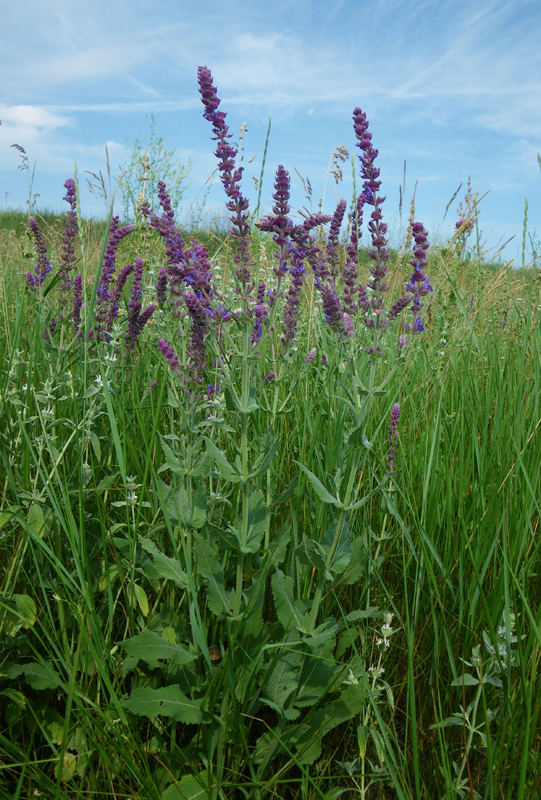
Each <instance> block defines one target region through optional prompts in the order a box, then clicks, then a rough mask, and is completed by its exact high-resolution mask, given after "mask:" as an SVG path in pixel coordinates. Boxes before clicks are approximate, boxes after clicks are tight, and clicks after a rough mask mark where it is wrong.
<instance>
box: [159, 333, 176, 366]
mask: <svg viewBox="0 0 541 800" xmlns="http://www.w3.org/2000/svg"><path fill="white" fill-rule="evenodd" d="M158 347H159V348H160V350H161V352H162V355H163V356H164V357H165V359H166V360H167V362H168V364H169V366H170V367H171V369H172V370H173V372H180V364H179V362H178V356H177V354H176V353H175V351H174V350H173V348H172V347H171V345H170V344H169V342H168V341H167V339H159V340H158Z"/></svg>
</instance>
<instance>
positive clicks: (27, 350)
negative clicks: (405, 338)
mask: <svg viewBox="0 0 541 800" xmlns="http://www.w3.org/2000/svg"><path fill="white" fill-rule="evenodd" d="M21 216H22V215H20V216H17V215H12V214H10V215H5V214H3V215H0V278H1V282H0V291H1V309H2V311H1V326H2V336H1V338H0V358H1V359H2V365H3V369H2V372H1V378H0V398H1V400H0V402H1V406H0V408H1V412H0V413H1V427H0V430H1V432H2V433H1V440H0V454H1V459H2V462H1V463H2V468H1V472H0V474H1V479H2V484H1V498H0V502H1V506H0V564H1V565H2V566H1V567H0V653H1V655H2V657H1V660H0V796H2V797H6V798H7V797H10V798H16V800H18V798H23V797H24V798H26V797H31V796H46V797H51V798H58V799H59V800H67V798H70V800H71V798H78V797H83V796H84V797H96V798H145V799H146V798H156V800H158V799H159V800H177V798H179V799H180V798H196V797H209V798H228V800H229V798H237V797H238V798H241V797H244V798H257V799H259V798H261V799H263V798H291V799H293V798H299V799H300V798H302V799H303V800H305V799H306V800H308V798H310V799H312V798H326V799H327V800H331V798H338V797H340V796H359V797H366V798H391V797H392V798H395V797H396V798H430V799H431V800H432V798H439V797H442V798H443V797H445V798H455V797H463V798H472V797H480V798H487V799H488V798H508V799H509V800H511V798H512V799H513V800H515V798H532V797H535V796H536V792H538V786H539V785H540V781H541V739H540V734H539V730H540V729H539V709H540V708H541V683H540V681H539V677H538V665H539V654H540V644H541V636H540V633H539V631H540V630H541V628H540V624H541V611H540V608H541V603H540V593H541V578H540V576H539V556H540V553H539V548H540V544H539V518H540V500H539V498H540V497H541V487H540V475H541V463H540V462H541V448H540V447H539V444H538V442H539V433H540V427H541V409H540V397H541V375H540V369H541V327H540V324H539V322H540V313H539V312H540V305H541V302H540V296H539V295H540V290H539V282H538V276H537V274H536V273H534V272H532V271H526V270H511V269H510V268H509V267H508V266H505V265H502V264H499V265H490V264H488V265H487V264H485V263H483V261H482V259H481V260H479V259H478V257H477V256H478V253H476V254H475V256H474V255H469V256H467V257H464V255H463V254H462V253H461V252H459V251H458V249H457V248H456V247H455V246H454V243H453V242H451V243H449V244H448V245H447V246H446V247H443V248H439V249H434V250H433V251H429V253H430V260H429V266H428V270H427V271H428V274H429V275H430V276H431V279H432V283H433V286H434V293H433V295H432V296H430V297H429V298H427V299H426V305H425V308H424V317H425V319H424V322H425V331H424V333H422V334H420V335H419V336H415V337H411V341H410V343H409V344H408V347H407V348H406V349H405V351H404V352H399V351H398V349H397V347H396V341H395V340H396V334H398V328H396V330H394V329H393V331H392V333H391V334H389V335H387V334H385V335H383V334H382V335H381V338H380V339H379V342H380V344H381V348H382V356H381V358H371V357H370V355H369V354H367V353H366V352H365V348H366V346H367V345H369V344H370V343H371V342H372V341H373V338H372V336H373V334H372V333H371V332H370V330H367V329H366V326H365V324H364V318H363V316H362V314H359V315H358V316H357V317H356V318H355V319H354V325H355V333H354V336H353V337H351V338H347V337H344V336H340V335H339V334H337V333H336V332H334V331H333V330H332V329H331V327H330V326H329V325H328V324H327V322H326V320H325V316H324V314H323V312H322V309H321V307H320V301H319V295H318V291H317V289H315V288H314V286H313V281H312V278H311V277H310V276H307V277H306V279H305V283H304V285H303V289H302V293H301V295H300V297H301V302H300V311H299V317H298V328H297V334H296V337H295V339H294V346H293V347H292V348H289V349H287V350H284V349H283V347H282V345H281V341H280V337H281V334H282V333H283V326H282V324H281V322H280V318H281V312H280V313H276V316H275V317H274V318H273V319H270V318H269V321H268V324H267V325H266V327H265V326H264V330H263V335H262V337H261V340H260V341H259V342H255V343H254V342H252V341H251V336H252V331H253V323H254V313H255V311H253V312H251V315H250V316H248V315H247V314H244V316H243V315H242V314H241V313H239V314H238V315H237V321H236V322H235V321H234V320H233V321H230V322H229V323H226V322H223V323H222V324H221V325H218V323H215V322H212V325H211V323H208V325H209V326H210V327H205V328H204V331H205V335H204V339H203V341H204V347H205V350H204V352H205V355H204V361H203V362H196V360H195V359H196V353H195V351H194V347H195V346H196V344H197V342H198V341H199V342H201V340H202V337H201V336H200V338H199V340H197V336H196V334H197V331H198V330H199V329H197V327H196V323H197V318H196V317H190V315H187V314H185V313H184V314H183V315H182V314H181V315H180V316H178V315H177V314H176V312H175V309H174V308H172V307H171V306H170V305H169V303H166V304H164V305H163V306H162V308H161V309H160V311H156V312H155V313H154V315H153V316H152V318H151V319H150V322H149V323H147V325H146V326H145V327H144V328H143V329H142V332H140V334H139V336H138V338H137V343H136V346H135V348H134V349H129V348H128V347H127V346H126V341H127V340H126V339H125V330H126V325H127V324H128V323H129V319H130V313H131V312H130V309H131V307H132V306H131V305H130V304H131V303H133V293H131V292H129V291H128V289H126V290H125V292H124V294H123V296H122V298H121V301H120V304H119V312H118V317H117V319H116V321H115V322H114V324H113V327H112V328H111V329H110V331H109V335H108V336H107V337H103V338H102V340H100V338H99V336H95V337H94V339H91V340H86V339H85V338H84V337H82V336H76V335H74V329H73V322H72V317H71V311H72V305H71V296H70V300H69V303H67V302H66V300H65V294H64V295H63V294H62V292H61V291H60V290H59V283H58V282H57V283H56V284H55V283H54V276H55V273H56V272H57V270H58V264H59V260H60V253H61V250H62V230H63V220H62V219H60V220H59V218H58V215H50V214H45V213H44V214H42V215H41V216H40V218H39V221H40V223H41V227H42V230H43V231H44V233H45V236H46V239H47V242H48V245H49V257H50V258H51V260H52V261H53V270H52V272H51V275H50V276H49V277H48V279H47V281H46V282H45V283H44V284H43V286H42V287H40V288H39V289H38V290H36V291H31V290H28V289H26V286H25V279H24V276H23V273H24V272H25V271H27V270H29V269H30V268H31V267H29V266H28V265H29V264H30V265H31V266H33V263H34V262H33V253H32V250H31V244H32V243H31V242H30V240H28V239H27V237H26V233H25V226H24V220H23V219H21ZM106 235H107V223H105V222H103V223H102V222H96V221H92V220H86V221H84V223H83V224H82V225H81V226H80V240H81V241H82V242H83V248H82V249H80V248H78V249H77V251H76V255H77V259H78V260H77V265H76V270H77V271H79V272H80V273H81V274H82V276H83V278H84V302H85V305H84V308H83V319H85V316H84V315H85V314H86V315H89V314H90V313H91V309H92V303H93V302H94V301H93V300H92V293H93V291H94V292H95V287H96V285H97V283H96V281H97V279H98V277H99V267H100V266H101V263H102V260H103V250H104V247H105V243H104V236H106ZM191 236H192V234H191V233H190V234H186V235H185V239H186V243H185V246H186V247H190V250H191V252H192V253H194V252H196V248H195V247H194V243H191V244H190V242H191ZM251 237H252V245H251V246H252V251H253V253H254V256H255V261H254V264H253V265H252V275H253V276H255V277H254V282H255V284H256V286H257V284H258V282H260V281H262V280H264V281H265V282H266V284H267V287H268V286H269V284H272V282H273V281H274V282H275V280H276V279H275V276H274V273H273V271H272V268H273V267H274V266H275V264H276V259H275V258H274V257H273V253H274V251H275V249H276V248H275V245H274V244H273V242H272V239H271V238H270V237H268V235H265V234H262V233H260V232H258V230H257V229H256V228H253V229H252V231H251ZM195 239H196V241H197V242H199V243H200V244H204V245H205V246H206V247H207V248H208V257H209V260H210V264H211V271H212V272H213V278H212V280H213V286H214V291H215V293H216V300H217V299H220V302H223V303H224V304H225V305H226V306H227V307H228V308H230V309H231V310H233V309H234V307H235V305H239V306H242V304H243V303H245V304H246V305H245V306H244V309H245V310H246V309H247V308H248V309H252V308H253V302H254V301H253V299H252V300H250V299H249V292H248V294H246V292H247V289H246V287H245V286H244V288H243V285H242V284H239V282H238V280H237V279H236V277H235V269H236V266H238V265H235V263H234V262H233V258H234V256H235V254H236V253H237V252H238V250H237V247H238V239H235V237H227V236H223V235H222V236H218V235H217V234H214V233H209V232H204V231H197V232H195ZM27 253H29V254H30V255H31V258H26V257H25V254H27ZM138 255H142V257H143V262H144V267H145V271H144V280H143V297H144V298H145V299H146V300H147V301H150V300H152V299H153V297H154V294H155V285H156V280H157V276H158V273H159V269H160V267H161V266H163V265H165V264H166V263H167V256H166V254H165V252H164V250H163V243H162V241H161V240H160V239H159V238H158V237H156V236H155V235H153V234H152V232H151V230H150V228H148V227H145V226H142V225H141V226H138V227H137V228H136V230H135V231H134V233H132V234H131V236H130V237H127V238H126V239H123V240H122V242H121V243H120V245H119V248H118V252H117V271H120V269H121V267H122V266H124V265H125V264H127V263H133V262H134V260H135V258H136V257H137V256H138ZM344 255H345V252H344V250H343V249H342V250H341V259H342V264H341V268H343V262H344V260H345V259H344ZM409 257H410V256H409V255H408V254H407V253H406V252H405V251H400V252H394V253H392V254H391V259H390V262H389V264H390V269H389V280H388V282H389V284H390V290H389V297H390V298H391V300H390V302H389V303H388V305H389V307H390V305H391V303H392V302H394V300H396V299H397V298H398V297H399V296H400V295H401V293H402V287H403V286H404V284H405V283H406V281H407V279H408V276H409V273H410V271H411V268H410V267H409V265H408V259H409ZM369 263H370V259H368V257H367V253H366V252H365V251H361V254H360V256H359V270H360V273H361V280H362V281H363V282H365V281H366V280H367V278H368V277H369V274H368V271H367V269H368V264H369ZM337 285H339V283H338V284H337ZM128 286H129V284H128ZM93 287H94V289H93ZM243 292H244V294H243ZM254 292H255V290H254ZM218 296H219V297H218ZM283 302H284V299H283V298H282V300H280V299H279V303H283ZM280 307H281V306H279V308H280ZM213 309H214V311H215V312H216V310H217V309H216V303H215V304H214V306H213ZM268 313H269V315H270V314H271V313H274V312H272V309H270V310H269V311H268ZM52 318H55V319H56V320H57V325H56V328H55V329H54V330H52V329H51V326H50V323H51V320H52ZM194 320H195V321H194ZM270 322H272V325H270V324H269V323H270ZM89 323H92V324H93V325H95V324H96V323H95V320H94V319H92V320H89ZM197 324H199V325H200V326H201V325H203V324H204V322H201V321H200V322H199V323H197ZM83 329H84V326H83ZM162 339H166V340H167V341H168V342H169V343H170V344H171V346H172V347H173V348H174V350H175V352H176V353H177V354H178V358H179V363H180V371H175V370H173V369H171V367H170V365H169V364H168V363H167V359H166V358H164V356H163V355H162V353H163V352H164V351H163V349H162V353H160V350H159V348H158V346H157V342H158V340H162ZM312 348H315V350H316V352H315V355H314V358H313V360H310V359H309V360H306V356H307V354H308V353H309V352H310V350H311V349H312ZM197 364H199V366H197ZM187 365H191V366H192V369H191V370H190V369H187V368H186V367H187ZM197 369H200V370H203V373H204V380H203V382H202V383H201V384H200V385H199V388H197V385H195V388H194V383H193V378H194V374H196V373H197ZM271 372H272V373H274V376H273V378H270V377H269V373H271ZM207 384H215V385H216V386H217V391H216V392H214V393H213V394H211V395H210V396H208V395H207V393H206V391H205V387H206V386H207ZM396 402H398V403H400V408H401V414H400V419H399V446H398V452H397V458H396V475H393V474H392V470H389V468H388V464H387V460H388V455H389V441H388V424H389V413H390V410H391V408H392V406H393V405H394V404H395V403H396Z"/></svg>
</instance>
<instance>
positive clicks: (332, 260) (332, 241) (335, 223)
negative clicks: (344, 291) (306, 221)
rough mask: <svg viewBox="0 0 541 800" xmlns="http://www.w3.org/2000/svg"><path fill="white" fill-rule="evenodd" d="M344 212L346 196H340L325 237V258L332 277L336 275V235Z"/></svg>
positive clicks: (338, 232) (337, 235) (338, 233)
mask: <svg viewBox="0 0 541 800" xmlns="http://www.w3.org/2000/svg"><path fill="white" fill-rule="evenodd" d="M345 213H346V198H345V197H342V199H341V200H339V201H338V205H337V206H336V210H335V212H334V214H333V215H332V219H331V224H330V226H329V236H328V238H327V259H328V261H329V264H330V274H331V275H332V276H333V277H336V275H338V237H339V235H340V228H341V226H342V221H343V219H344V214H345Z"/></svg>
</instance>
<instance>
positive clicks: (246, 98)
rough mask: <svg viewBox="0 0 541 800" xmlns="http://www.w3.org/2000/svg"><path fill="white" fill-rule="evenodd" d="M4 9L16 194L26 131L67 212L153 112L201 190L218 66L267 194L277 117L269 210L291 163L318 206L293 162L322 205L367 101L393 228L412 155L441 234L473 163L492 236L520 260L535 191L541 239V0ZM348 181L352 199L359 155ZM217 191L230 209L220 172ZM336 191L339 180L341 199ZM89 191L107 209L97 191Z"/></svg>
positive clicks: (5, 153)
mask: <svg viewBox="0 0 541 800" xmlns="http://www.w3.org/2000/svg"><path fill="white" fill-rule="evenodd" d="M2 17H3V20H2V27H1V30H0V68H1V75H2V95H1V97H2V101H1V102H0V120H1V121H2V125H1V126H0V207H1V208H5V207H24V204H25V201H26V199H27V197H28V182H27V175H26V174H25V173H23V172H21V171H17V166H18V165H19V158H18V155H17V152H16V150H15V149H14V148H11V147H10V145H12V144H13V143H17V144H19V145H21V146H23V147H24V148H25V150H26V151H27V153H28V156H29V159H30V162H31V164H33V163H34V162H36V175H35V182H34V191H36V192H39V194H40V198H39V203H40V204H42V205H43V206H44V207H49V208H53V209H60V208H61V207H62V205H63V204H62V195H63V193H64V190H63V183H64V180H65V179H66V178H67V177H69V176H71V175H73V164H74V162H77V165H78V171H79V175H80V176H81V177H82V178H83V179H84V176H85V171H86V170H89V171H92V172H98V171H99V170H102V171H104V170H105V154H104V143H107V145H108V150H109V156H110V160H111V165H112V169H113V174H114V173H115V172H116V170H117V168H118V166H119V165H120V164H122V163H126V162H127V161H128V159H129V155H130V151H131V146H130V145H131V144H132V143H133V142H134V140H135V139H137V138H143V137H144V136H145V134H146V132H147V131H148V125H147V122H146V118H147V117H148V115H150V114H154V115H157V116H158V128H159V133H160V134H161V135H162V136H163V137H164V138H165V141H166V144H167V146H168V147H169V148H170V149H172V150H175V151H176V152H177V153H178V156H179V158H180V159H181V161H187V160H188V159H190V160H191V162H192V165H193V166H192V171H191V175H190V179H189V180H190V183H191V186H190V187H189V189H188V197H189V198H192V197H196V196H199V198H200V197H201V196H202V195H201V188H202V186H203V185H204V184H205V181H206V180H207V179H208V177H209V175H210V174H211V173H212V171H213V170H214V168H215V159H214V157H213V155H212V152H213V143H212V142H211V140H210V138H209V137H210V134H211V130H210V125H209V123H207V122H206V121H205V120H204V119H203V118H202V113H201V112H202V105H201V102H200V98H199V94H198V91H197V79H196V71H197V67H198V65H201V64H204V65H207V66H208V67H209V68H210V69H211V71H212V74H213V77H214V82H215V85H216V86H217V88H218V95H219V96H220V97H221V98H222V105H221V110H223V111H227V113H228V116H227V121H228V123H229V125H230V129H231V131H232V132H233V133H234V134H235V136H237V135H238V132H239V130H240V126H241V124H242V123H243V122H245V123H247V129H248V130H247V133H246V135H245V139H244V147H245V161H246V162H247V161H248V159H249V158H251V157H252V156H254V160H253V161H252V162H251V163H246V170H245V173H244V175H245V177H244V192H245V194H246V195H247V196H248V197H249V198H250V199H251V201H252V206H254V205H255V200H256V192H255V189H254V183H253V181H252V175H256V176H258V175H259V172H260V169H261V158H262V155H263V146H264V141H265V134H266V130H267V124H268V119H269V117H271V118H272V130H271V135H270V142H269V149H268V154H267V164H266V170H265V178H264V185H263V197H262V204H263V210H265V209H268V208H269V207H270V205H271V202H272V201H271V192H272V182H273V173H274V170H275V169H276V166H277V165H278V164H280V163H281V164H283V165H284V166H285V168H286V169H288V170H289V171H290V173H291V176H292V187H293V198H292V205H293V206H294V207H298V206H302V205H304V204H305V203H306V201H305V198H304V192H303V189H302V184H301V181H300V179H299V178H298V177H297V175H296V173H295V172H294V167H296V168H297V170H299V172H300V173H301V174H302V175H303V176H305V177H306V178H308V179H309V180H310V182H311V184H312V187H313V197H314V205H317V202H318V200H319V198H320V197H321V195H322V193H323V188H324V184H325V176H326V173H327V167H328V163H329V159H330V157H331V154H332V151H333V149H334V147H335V146H337V145H344V146H345V147H347V148H348V150H349V151H350V153H352V152H358V150H357V149H356V148H354V144H355V139H354V136H353V128H352V124H351V113H352V110H353V108H355V106H360V107H361V108H362V109H363V110H364V111H366V113H367V116H368V119H369V121H370V130H371V131H372V133H373V142H374V145H375V146H376V147H377V148H378V149H379V154H380V155H379V158H378V162H377V163H378V166H379V167H380V168H381V179H382V190H383V191H384V192H385V194H386V195H387V200H386V203H385V204H384V207H383V209H384V214H385V219H386V221H387V222H388V223H389V227H390V228H391V229H392V230H393V231H394V232H395V234H396V230H397V225H398V201H399V186H400V185H401V183H402V175H403V164H404V159H405V160H406V162H407V177H406V191H405V203H404V206H405V215H406V217H407V212H408V208H409V200H410V197H411V194H412V192H413V188H414V186H415V183H416V182H417V194H416V217H417V219H419V220H421V221H422V222H424V224H425V226H426V227H427V228H428V230H429V233H430V235H431V237H432V238H435V237H438V236H439V237H442V236H445V235H447V234H448V233H449V231H450V229H451V227H452V225H453V224H454V222H455V221H456V219H457V214H456V208H457V206H458V202H459V200H460V199H461V197H463V193H464V190H465V187H466V182H467V179H468V175H471V182H472V187H473V188H474V189H475V190H477V191H478V193H479V196H481V195H483V194H485V192H489V194H488V195H487V196H486V197H485V198H484V199H483V200H482V202H481V205H480V210H481V216H480V223H481V229H482V231H483V236H484V237H486V236H488V237H489V238H488V244H487V247H490V246H492V247H495V248H496V247H497V246H498V242H499V241H500V240H501V241H502V243H503V241H505V240H506V239H507V238H509V237H510V236H512V235H515V239H514V240H513V242H511V244H510V245H508V247H507V248H506V250H505V255H506V256H507V257H508V258H513V257H518V258H519V260H520V253H521V249H522V225H523V216H524V198H525V196H527V197H528V202H529V228H530V232H531V233H532V235H533V236H534V238H535V237H538V238H541V173H540V170H539V167H538V163H537V153H538V152H541V47H540V44H539V43H540V42H541V9H540V6H539V0H514V1H512V2H503V1H502V0H454V1H453V2H448V0H416V2H412V0H372V2H365V0H326V2H322V1H321V0H295V2H292V1H291V0H266V2H260V0H219V1H218V2H217V1H216V0H210V1H209V2H205V0H199V2H194V1H193V0H190V2H187V0H154V1H153V2H141V0H129V1H127V0H108V2H105V1H104V0H21V2H19V3H10V4H8V8H7V10H4V11H3V13H2ZM461 182H462V184H463V186H462V190H461V192H460V194H459V195H458V197H457V199H456V200H455V202H454V203H453V204H452V206H451V207H450V209H449V211H448V214H447V218H446V220H445V222H444V223H443V224H442V220H443V216H444V212H445V208H446V206H447V204H448V202H449V200H450V199H451V197H452V195H453V194H454V192H455V191H456V189H457V188H458V185H459V184H460V183H461ZM82 183H83V184H84V180H82ZM336 191H337V192H338V196H342V195H343V196H345V197H346V198H347V199H348V200H349V198H350V197H351V193H352V181H351V169H350V168H349V167H348V166H347V165H345V176H344V181H343V183H342V184H341V185H340V186H338V187H336ZM6 193H7V194H6ZM208 200H209V202H210V203H211V204H212V206H211V208H212V211H213V213H216V214H219V213H220V203H221V202H222V196H221V189H220V186H219V184H216V186H215V187H214V188H213V189H212V190H211V193H210V195H209V198H208ZM334 203H335V190H334V181H333V180H332V178H331V179H330V180H329V182H328V184H327V189H326V196H325V211H328V212H330V211H332V210H333V208H334ZM64 205H65V204H64ZM82 205H83V210H84V211H87V213H96V212H97V210H98V209H97V207H96V205H95V201H94V203H92V198H90V199H87V198H86V197H84V196H83V198H82ZM364 236H365V237H366V233H365V234H364Z"/></svg>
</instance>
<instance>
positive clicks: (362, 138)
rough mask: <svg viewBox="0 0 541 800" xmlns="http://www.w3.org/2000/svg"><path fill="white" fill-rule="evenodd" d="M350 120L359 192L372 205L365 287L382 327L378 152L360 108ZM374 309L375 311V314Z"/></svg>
mask: <svg viewBox="0 0 541 800" xmlns="http://www.w3.org/2000/svg"><path fill="white" fill-rule="evenodd" d="M353 123H354V130H355V136H356V137H357V139H358V140H359V141H358V143H357V146H358V147H359V148H360V150H361V155H360V160H361V175H362V177H363V178H364V183H363V193H362V195H363V196H364V202H365V203H367V204H368V205H371V206H373V208H374V210H373V211H372V213H371V215H370V222H369V223H368V230H369V231H370V235H371V239H372V248H373V249H372V250H371V251H370V253H369V255H370V258H371V259H372V261H373V262H374V263H373V264H372V266H371V267H370V273H371V275H372V279H371V280H370V281H369V282H368V287H369V288H370V289H372V291H373V296H372V300H371V306H372V309H373V310H374V312H375V313H376V318H375V327H376V328H378V327H382V323H383V321H384V320H383V318H382V317H381V312H382V311H383V309H384V308H385V303H384V300H383V293H384V292H386V291H387V290H388V288H389V287H388V286H387V284H386V283H385V281H384V278H385V276H386V274H387V261H388V259H389V249H388V248H387V225H386V224H385V223H384V222H383V221H382V220H383V216H382V213H381V205H382V204H383V202H384V200H385V197H379V196H378V192H379V188H380V186H381V181H380V180H379V175H380V170H379V168H378V167H375V166H374V161H375V160H376V158H377V156H378V151H377V150H376V149H375V148H374V147H373V146H372V134H371V133H370V132H369V131H368V121H367V119H366V114H365V113H364V112H363V111H361V109H360V108H356V109H355V110H354V111H353ZM377 312H379V315H378V313H377Z"/></svg>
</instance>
